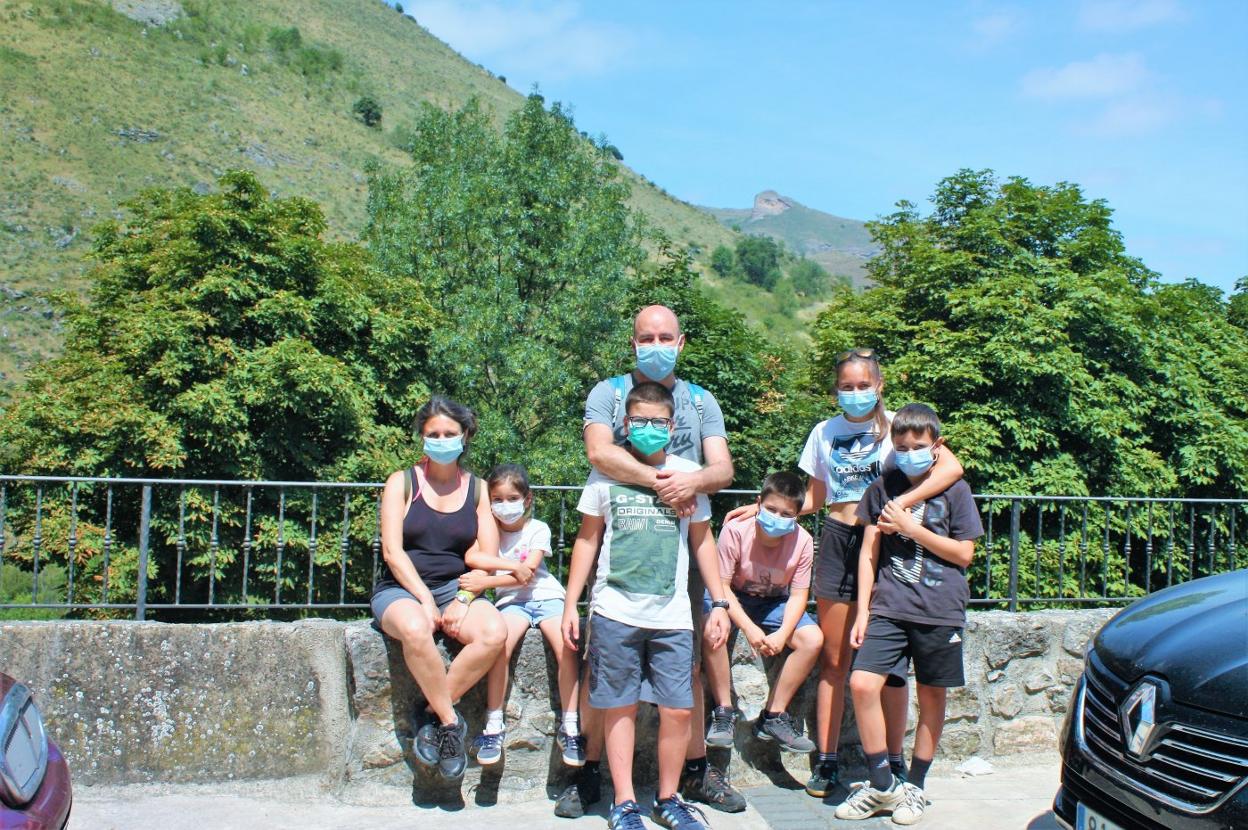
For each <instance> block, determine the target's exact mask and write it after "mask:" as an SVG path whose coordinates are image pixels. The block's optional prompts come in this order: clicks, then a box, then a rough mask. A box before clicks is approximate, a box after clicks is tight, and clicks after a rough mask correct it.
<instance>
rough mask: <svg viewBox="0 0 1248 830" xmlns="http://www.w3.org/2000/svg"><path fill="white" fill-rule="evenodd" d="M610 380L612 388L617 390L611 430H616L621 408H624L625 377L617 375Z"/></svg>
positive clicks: (612, 409) (612, 411) (612, 410)
mask: <svg viewBox="0 0 1248 830" xmlns="http://www.w3.org/2000/svg"><path fill="white" fill-rule="evenodd" d="M608 380H610V382H611V388H612V389H613V390H615V405H614V406H612V407H611V428H612V429H615V422H616V420H617V419H619V417H620V408H621V407H623V406H624V376H623V375H616V376H615V377H613V378H608Z"/></svg>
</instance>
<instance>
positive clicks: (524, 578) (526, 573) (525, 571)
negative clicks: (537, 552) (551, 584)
mask: <svg viewBox="0 0 1248 830" xmlns="http://www.w3.org/2000/svg"><path fill="white" fill-rule="evenodd" d="M511 575H512V576H514V577H515V578H516V579H517V580H519V582H520V584H521V585H527V584H528V582H529V580H530V579H532V578H533V569H532V568H530V567H529V566H528V565H526V564H524V563H523V562H517V563H516V564H514V565H512V566H511Z"/></svg>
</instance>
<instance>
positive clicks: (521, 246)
mask: <svg viewBox="0 0 1248 830" xmlns="http://www.w3.org/2000/svg"><path fill="white" fill-rule="evenodd" d="M410 147H411V154H412V164H411V165H410V166H409V167H407V168H406V169H403V170H399V171H394V172H377V173H376V174H375V175H373V177H372V179H371V181H370V188H369V224H368V228H367V231H366V238H367V240H368V243H369V246H370V247H371V249H372V251H373V254H374V256H375V257H376V261H377V262H378V264H379V265H380V267H381V268H382V269H383V270H385V271H386V272H387V273H390V274H394V275H401V276H403V277H409V278H411V279H414V280H417V281H418V282H419V283H420V285H421V287H422V289H423V290H424V292H425V293H426V295H427V296H428V297H429V298H430V300H431V302H432V303H433V305H434V307H435V308H436V309H437V311H438V313H439V315H441V317H442V319H444V320H445V323H444V324H443V325H439V326H436V327H435V328H434V329H433V331H432V332H431V335H430V337H431V340H430V360H429V362H428V366H427V370H426V374H425V377H426V378H427V379H428V382H429V384H430V385H431V386H432V387H433V388H435V389H437V390H438V391H441V392H444V393H446V394H449V395H451V396H453V397H456V398H458V399H460V400H462V401H464V402H465V403H468V404H470V405H472V406H473V407H474V408H475V409H476V410H477V411H478V414H479V416H480V419H481V424H482V428H481V432H480V434H479V437H478V440H477V442H476V445H475V446H474V449H473V460H472V463H473V464H474V465H475V466H477V467H478V468H479V469H484V468H486V467H487V466H488V465H490V464H492V463H494V462H495V461H499V460H509V461H516V460H526V461H527V463H528V464H529V466H530V469H531V472H532V474H533V476H534V479H535V480H537V481H548V482H556V481H558V482H566V481H576V480H579V479H580V478H581V476H582V475H583V474H584V471H585V469H586V462H585V460H584V451H583V448H582V446H581V437H580V429H579V425H580V422H581V415H582V406H583V403H584V398H585V395H586V394H587V393H588V390H589V388H590V386H591V384H592V383H593V382H594V381H596V380H598V379H600V378H602V377H604V376H606V375H607V374H609V371H608V363H609V360H608V356H609V355H611V354H613V349H615V348H618V347H619V345H620V344H623V343H624V342H625V341H626V339H627V327H628V315H629V309H628V308H627V303H626V299H627V290H628V288H627V286H628V277H629V274H630V273H632V272H633V271H635V270H636V269H637V268H638V267H639V266H640V265H641V263H642V262H643V260H644V258H645V252H644V249H643V248H642V230H641V228H640V227H639V226H638V225H637V223H636V222H635V221H634V219H633V216H632V214H631V213H630V211H629V209H628V206H627V203H626V200H627V198H628V188H627V186H626V185H625V184H624V183H623V182H621V180H620V178H619V174H618V166H617V165H616V164H615V162H614V161H613V160H612V159H611V157H610V156H609V155H608V154H606V153H604V152H603V148H602V146H601V145H595V144H593V143H590V142H587V141H585V140H584V139H583V138H582V137H581V135H580V133H579V132H577V130H576V127H575V125H574V124H573V122H572V119H571V117H570V116H569V115H568V114H567V113H566V112H565V111H564V110H563V109H562V108H561V107H560V106H559V105H558V104H555V105H552V106H551V107H550V108H549V109H547V108H546V107H545V106H544V103H543V100H542V98H541V97H540V96H538V95H531V96H529V98H528V100H527V101H526V102H525V104H524V106H523V107H521V108H520V110H518V111H517V112H516V113H514V114H513V115H512V116H511V117H510V118H509V119H508V120H507V122H506V125H505V127H504V130H503V132H502V134H501V135H500V134H499V132H498V130H497V129H496V128H495V126H494V124H493V123H492V121H491V119H490V116H489V115H488V114H487V113H486V112H484V111H482V109H481V108H480V106H479V105H478V104H477V102H475V101H473V102H470V103H469V104H467V105H466V106H465V107H463V108H462V109H460V110H458V111H456V112H444V111H442V110H438V109H435V108H433V107H425V109H424V110H423V112H422V114H421V116H420V118H419V120H418V122H417V124H416V125H415V128H414V130H413V132H412V134H411V144H410Z"/></svg>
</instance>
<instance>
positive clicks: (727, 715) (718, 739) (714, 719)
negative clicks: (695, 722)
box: [706, 706, 737, 747]
mask: <svg viewBox="0 0 1248 830" xmlns="http://www.w3.org/2000/svg"><path fill="white" fill-rule="evenodd" d="M736 723H737V713H736V711H735V710H734V709H733V708H732V707H730V706H716V707H715V708H714V709H712V710H711V725H710V727H708V728H707V730H706V745H707V746H725V747H731V746H732V744H733V742H734V737H735V735H736Z"/></svg>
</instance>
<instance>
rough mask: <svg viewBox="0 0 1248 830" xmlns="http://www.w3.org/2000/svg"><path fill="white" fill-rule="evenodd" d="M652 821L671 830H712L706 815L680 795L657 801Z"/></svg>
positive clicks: (651, 816)
mask: <svg viewBox="0 0 1248 830" xmlns="http://www.w3.org/2000/svg"><path fill="white" fill-rule="evenodd" d="M650 820H651V821H653V822H654V823H655V824H660V825H662V826H663V827H670V828H671V830H710V826H711V825H710V823H709V822H708V821H707V820H706V814H705V813H703V812H702V811H701V810H699V809H698V808H697V807H694V806H693V805H692V804H690V803H689V802H687V801H685V800H684V799H682V798H681V797H680V796H678V795H672V796H668V797H667V798H665V799H663V800H662V801H655V802H654V806H653V807H651V808H650Z"/></svg>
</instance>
